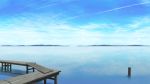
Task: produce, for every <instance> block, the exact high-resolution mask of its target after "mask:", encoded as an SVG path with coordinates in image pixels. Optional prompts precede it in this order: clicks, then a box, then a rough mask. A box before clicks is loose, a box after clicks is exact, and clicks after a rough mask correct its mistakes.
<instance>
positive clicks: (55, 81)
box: [54, 75, 57, 84]
mask: <svg viewBox="0 0 150 84" xmlns="http://www.w3.org/2000/svg"><path fill="white" fill-rule="evenodd" d="M54 84H57V75H56V76H55V78H54Z"/></svg>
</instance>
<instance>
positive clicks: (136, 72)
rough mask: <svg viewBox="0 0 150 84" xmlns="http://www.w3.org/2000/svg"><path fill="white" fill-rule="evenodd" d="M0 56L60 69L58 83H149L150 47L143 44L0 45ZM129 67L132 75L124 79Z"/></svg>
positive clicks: (18, 70) (19, 69) (3, 76)
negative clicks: (102, 45) (105, 45)
mask: <svg viewBox="0 0 150 84" xmlns="http://www.w3.org/2000/svg"><path fill="white" fill-rule="evenodd" d="M0 59H1V60H18V61H31V62H36V63H38V64H41V65H43V66H47V67H49V68H54V69H58V70H61V71H62V72H61V73H60V76H59V84H150V80H149V79H150V70H149V69H150V47H146V46H145V47H125V46H124V47H121V46H120V47H0ZM129 66H130V67H132V77H131V78H127V68H128V67H129ZM22 68H24V67H20V66H14V67H13V69H14V74H10V73H6V74H5V73H0V79H7V78H10V77H13V76H16V75H17V74H18V73H24V71H23V69H22ZM48 82H49V84H52V83H53V81H48ZM39 84H42V83H39Z"/></svg>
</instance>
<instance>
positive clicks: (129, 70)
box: [128, 67, 131, 78]
mask: <svg viewBox="0 0 150 84" xmlns="http://www.w3.org/2000/svg"><path fill="white" fill-rule="evenodd" d="M128 77H129V78H130V77H131V67H128Z"/></svg>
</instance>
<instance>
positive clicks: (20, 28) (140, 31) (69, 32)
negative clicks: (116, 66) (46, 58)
mask: <svg viewBox="0 0 150 84" xmlns="http://www.w3.org/2000/svg"><path fill="white" fill-rule="evenodd" d="M55 18H56V17H54V18H53V17H48V18H47V17H46V18H43V17H35V18H31V17H30V18H28V19H26V18H22V17H21V18H15V19H13V20H12V21H9V22H5V23H3V25H0V28H2V29H1V31H0V44H69V45H78V44H86V45H87V44H149V42H150V40H149V39H148V38H149V37H150V36H149V33H150V32H149V31H150V25H149V24H150V23H149V22H150V17H144V18H143V17H140V18H136V19H135V20H133V21H132V22H131V23H130V24H127V25H123V26H122V25H119V24H116V23H112V24H107V23H89V24H86V25H76V26H74V25H71V24H70V23H67V22H65V21H58V20H57V18H56V19H55ZM4 28H5V29H4Z"/></svg>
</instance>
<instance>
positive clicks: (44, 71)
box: [28, 63, 54, 73]
mask: <svg viewBox="0 0 150 84" xmlns="http://www.w3.org/2000/svg"><path fill="white" fill-rule="evenodd" d="M28 65H29V66H30V67H34V68H35V69H36V70H38V71H39V72H41V73H48V72H52V71H54V70H52V69H49V68H46V67H43V66H41V65H38V64H35V63H28Z"/></svg>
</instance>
